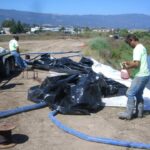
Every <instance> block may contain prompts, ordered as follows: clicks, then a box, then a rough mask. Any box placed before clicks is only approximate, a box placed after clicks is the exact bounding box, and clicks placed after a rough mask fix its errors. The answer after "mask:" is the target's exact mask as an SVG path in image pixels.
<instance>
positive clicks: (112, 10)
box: [0, 0, 150, 15]
mask: <svg viewBox="0 0 150 150" xmlns="http://www.w3.org/2000/svg"><path fill="white" fill-rule="evenodd" d="M0 9H15V10H23V11H31V12H40V13H53V14H66V15H72V14H78V15H85V14H101V15H114V14H127V13H128V14H129V13H138V14H147V15H150V0H0Z"/></svg>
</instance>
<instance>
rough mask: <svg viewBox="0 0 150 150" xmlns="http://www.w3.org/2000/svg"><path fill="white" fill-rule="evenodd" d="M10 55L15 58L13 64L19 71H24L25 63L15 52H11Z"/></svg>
mask: <svg viewBox="0 0 150 150" xmlns="http://www.w3.org/2000/svg"><path fill="white" fill-rule="evenodd" d="M11 54H12V55H13V56H14V57H15V62H16V64H17V65H18V66H19V67H20V68H21V69H25V68H26V67H27V64H26V62H25V61H24V60H23V59H22V58H21V56H20V54H19V53H18V52H17V51H11Z"/></svg>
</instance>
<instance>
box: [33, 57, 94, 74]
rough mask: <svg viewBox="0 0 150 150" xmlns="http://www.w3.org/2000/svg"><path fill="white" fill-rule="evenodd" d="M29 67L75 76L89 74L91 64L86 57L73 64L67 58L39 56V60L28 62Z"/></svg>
mask: <svg viewBox="0 0 150 150" xmlns="http://www.w3.org/2000/svg"><path fill="white" fill-rule="evenodd" d="M30 65H32V68H35V69H42V70H51V71H56V72H60V73H62V72H63V73H69V74H75V73H88V72H90V71H91V66H92V65H93V62H92V61H91V60H90V59H88V58H86V57H82V58H81V60H80V62H75V61H73V60H72V59H70V58H68V57H62V58H57V59H56V58H51V57H50V56H49V55H48V54H43V55H41V56H40V58H38V59H35V60H34V61H32V62H30Z"/></svg>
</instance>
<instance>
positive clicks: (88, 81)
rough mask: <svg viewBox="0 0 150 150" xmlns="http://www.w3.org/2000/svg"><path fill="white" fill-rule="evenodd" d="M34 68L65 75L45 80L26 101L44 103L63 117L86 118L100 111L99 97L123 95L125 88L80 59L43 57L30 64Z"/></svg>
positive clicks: (31, 90)
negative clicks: (86, 115)
mask: <svg viewBox="0 0 150 150" xmlns="http://www.w3.org/2000/svg"><path fill="white" fill-rule="evenodd" d="M32 65H33V67H34V68H37V69H44V70H53V71H57V72H63V73H67V74H66V75H60V76H56V77H47V78H46V79H45V80H44V81H43V83H42V84H41V85H38V86H34V87H31V88H30V89H29V91H28V99H29V100H31V101H34V102H36V103H38V102H41V101H43V100H44V101H45V102H47V103H48V105H49V107H50V108H51V109H52V110H55V109H57V108H58V107H59V111H60V113H63V114H89V113H90V112H91V111H92V112H93V111H97V110H99V109H101V107H102V101H101V98H102V97H112V96H119V95H125V92H126V90H127V87H125V86H124V85H122V84H120V83H117V82H115V81H113V80H111V79H108V78H105V77H104V76H103V75H102V74H96V73H95V72H93V71H92V65H93V61H92V60H91V59H89V58H86V57H82V58H81V60H80V61H79V62H74V61H73V60H71V59H69V58H67V57H63V58H59V59H50V57H49V55H46V54H45V55H42V56H41V58H40V59H37V60H34V61H33V62H32Z"/></svg>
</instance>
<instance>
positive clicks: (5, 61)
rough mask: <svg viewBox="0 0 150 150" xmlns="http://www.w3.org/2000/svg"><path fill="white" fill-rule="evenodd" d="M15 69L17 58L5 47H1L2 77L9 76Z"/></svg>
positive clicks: (0, 68)
mask: <svg viewBox="0 0 150 150" xmlns="http://www.w3.org/2000/svg"><path fill="white" fill-rule="evenodd" d="M14 71H15V58H14V56H13V55H12V54H11V53H10V52H9V50H6V49H4V48H0V77H9V76H10V75H11V74H12V73H13V72H14Z"/></svg>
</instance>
